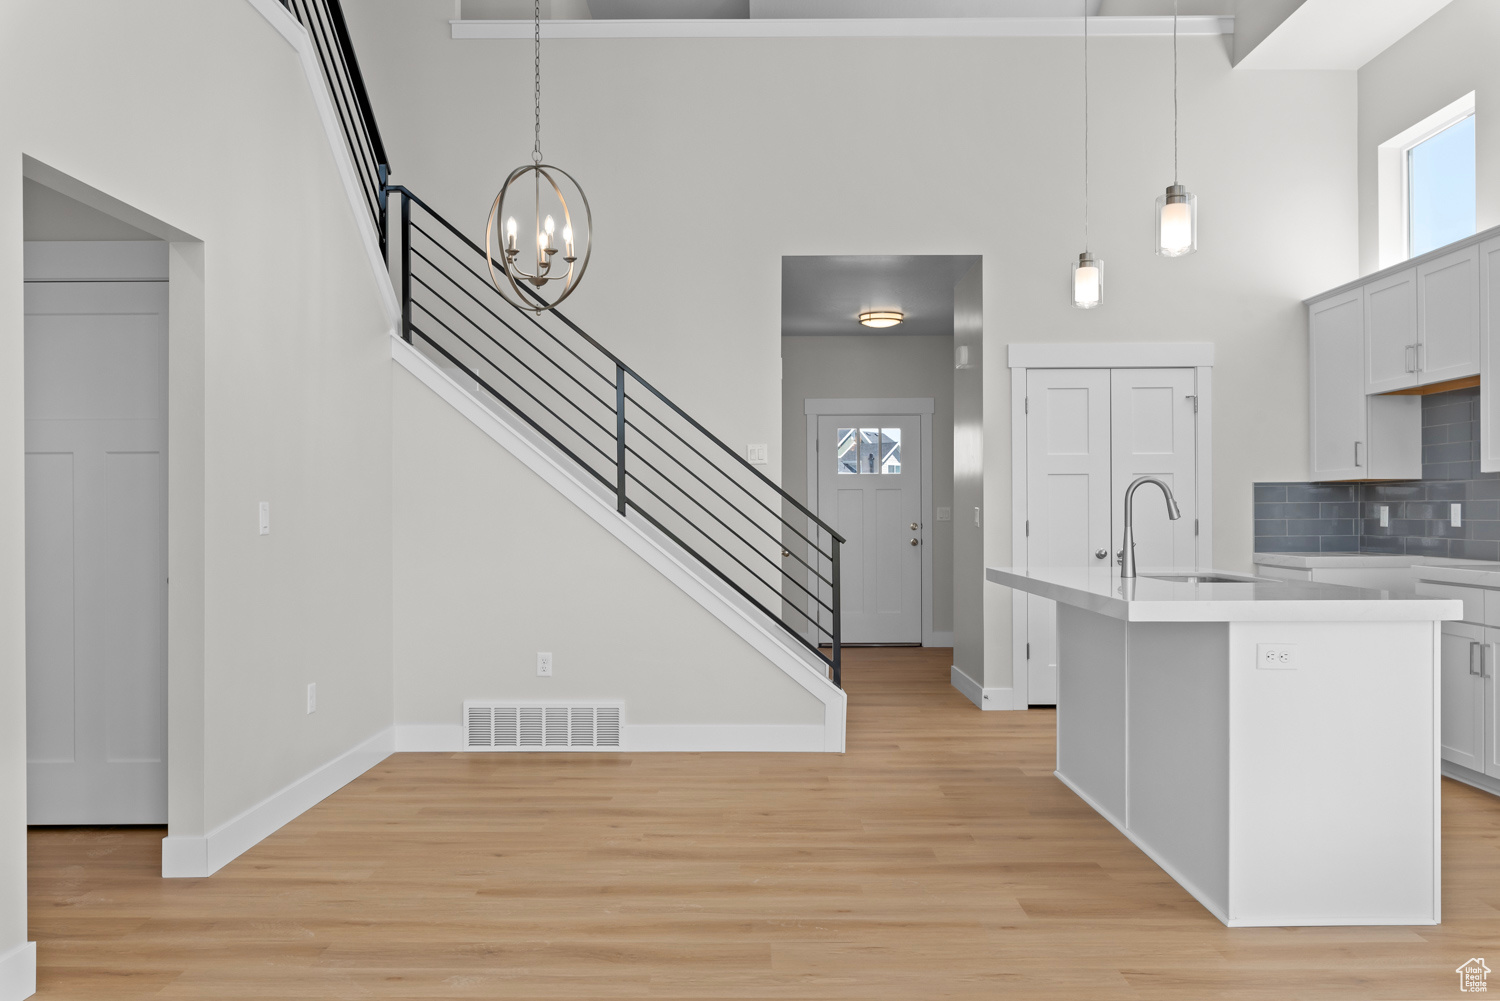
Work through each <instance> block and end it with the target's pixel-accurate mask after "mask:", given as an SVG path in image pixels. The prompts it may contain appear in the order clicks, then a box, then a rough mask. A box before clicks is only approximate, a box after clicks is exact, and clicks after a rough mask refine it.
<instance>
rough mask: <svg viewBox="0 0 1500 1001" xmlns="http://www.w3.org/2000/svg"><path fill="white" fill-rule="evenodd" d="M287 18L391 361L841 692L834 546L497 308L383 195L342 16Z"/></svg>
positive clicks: (473, 276)
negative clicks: (313, 66) (350, 189)
mask: <svg viewBox="0 0 1500 1001" xmlns="http://www.w3.org/2000/svg"><path fill="white" fill-rule="evenodd" d="M281 2H282V4H283V6H285V7H286V9H287V10H288V11H289V12H290V13H291V14H292V15H293V16H294V17H295V18H296V19H297V21H298V22H299V23H301V24H302V26H303V27H304V28H305V29H306V30H307V32H308V34H309V36H310V38H311V39H312V41H313V44H314V47H315V48H316V50H317V53H318V59H319V62H320V63H321V66H322V69H323V76H324V79H325V81H326V83H327V85H328V89H329V93H330V95H331V97H332V101H333V106H334V109H335V112H336V115H337V118H338V120H339V127H340V131H341V132H342V135H343V139H344V141H345V143H346V144H347V147H348V152H349V155H350V158H351V159H352V161H353V163H354V166H355V171H354V173H355V175H356V178H357V181H356V183H357V186H358V188H359V198H360V201H361V202H362V203H363V204H364V206H365V208H366V210H367V211H368V213H369V215H370V219H371V222H372V223H373V225H374V228H375V232H376V233H377V234H378V240H379V244H380V252H381V254H382V256H383V257H384V259H385V260H386V261H387V262H388V264H393V265H394V266H393V268H392V271H393V277H394V279H395V281H396V283H397V286H398V288H399V297H400V314H401V319H400V331H399V333H400V336H401V339H402V342H403V345H400V346H397V347H395V348H393V356H394V357H395V358H396V360H397V361H398V362H399V363H401V364H403V365H405V366H406V367H407V368H408V370H410V371H412V372H413V373H414V374H416V375H417V376H418V377H419V378H420V379H422V380H423V381H424V382H426V383H427V384H428V385H429V386H430V387H431V388H433V389H434V390H435V391H437V392H439V394H440V395H443V396H445V397H447V398H448V399H449V400H450V402H452V403H453V404H454V405H455V406H457V407H459V409H460V410H463V411H466V412H474V411H475V410H476V408H482V411H483V414H484V417H485V419H486V421H492V422H496V423H497V424H498V425H499V430H498V432H497V433H492V434H491V437H493V438H495V440H496V441H497V442H500V443H501V444H502V445H504V446H505V447H507V448H509V449H510V450H511V451H512V452H513V453H515V454H517V455H518V456H519V457H520V458H522V460H523V461H525V462H527V463H528V464H529V465H531V466H532V468H533V469H535V470H538V471H543V472H544V474H545V475H546V477H547V478H549V479H551V481H552V482H553V483H554V485H555V486H558V487H559V489H560V491H561V492H562V494H563V496H565V497H568V498H570V499H571V500H572V501H573V503H575V504H578V505H579V506H580V507H581V508H584V509H585V510H586V511H588V513H590V514H591V515H592V516H593V517H595V518H596V519H599V520H601V521H602V520H604V519H612V520H613V524H608V525H607V527H609V528H610V529H611V531H613V532H614V533H615V534H616V536H617V537H620V538H621V539H622V540H624V541H626V542H627V544H628V545H631V546H632V548H634V549H636V551H637V552H638V553H640V554H641V555H642V557H643V558H645V559H647V560H648V562H651V563H652V564H653V565H655V566H656V567H657V568H658V569H660V570H662V572H663V573H664V574H666V575H667V576H668V577H669V579H673V580H676V581H677V582H678V583H679V586H681V587H682V588H683V590H684V591H686V592H687V593H689V594H692V595H694V596H695V597H696V598H697V600H699V602H700V603H701V604H703V605H704V607H706V608H709V609H710V611H713V612H714V614H716V615H718V616H719V617H720V618H721V619H723V620H724V621H725V622H726V623H727V624H729V625H731V627H732V628H734V629H735V630H736V631H737V632H739V633H740V634H741V635H742V636H745V637H746V638H747V639H749V640H751V642H752V644H753V645H755V646H756V647H757V649H760V650H761V651H762V652H764V653H767V654H768V656H770V657H771V659H773V660H774V661H776V662H777V663H778V664H780V666H782V668H783V669H784V670H788V671H792V672H813V673H814V674H816V675H817V676H818V678H819V679H826V682H831V683H832V684H833V685H834V686H838V687H841V682H842V678H841V671H840V663H841V634H840V628H841V615H840V565H839V563H840V547H841V545H842V543H843V541H844V540H843V538H842V537H841V536H839V534H838V533H837V532H835V531H833V529H832V528H830V527H829V526H828V525H827V524H826V523H825V522H823V521H822V520H821V519H820V518H818V516H817V515H816V514H815V513H814V512H812V511H810V510H809V509H808V508H807V507H806V506H805V505H803V504H802V503H801V502H800V501H798V500H797V499H796V498H794V497H792V496H791V495H790V494H788V493H787V492H786V491H784V490H782V489H781V487H779V486H778V485H777V484H776V483H775V482H773V481H772V480H771V479H770V478H769V477H767V476H766V475H765V474H764V473H762V472H761V471H760V470H759V469H757V468H756V467H755V466H753V465H751V464H750V463H749V462H747V461H746V460H745V459H744V458H743V457H741V456H740V455H739V453H738V452H736V451H735V450H734V449H733V448H731V447H730V446H729V445H727V444H725V443H724V442H723V441H722V440H720V439H719V438H718V437H717V436H716V435H714V434H713V433H712V432H711V431H709V430H708V429H707V428H706V427H705V426H704V425H703V424H702V423H700V422H699V421H698V420H696V419H695V418H693V417H692V416H691V415H690V414H688V413H687V412H686V411H684V410H683V409H682V408H681V407H680V406H678V405H677V404H676V403H674V402H673V401H672V400H671V399H670V398H668V397H667V395H666V394H665V393H663V392H661V391H660V390H659V389H657V388H656V387H655V386H653V385H652V384H651V383H650V382H649V381H648V380H647V379H645V378H644V377H643V376H642V375H641V374H640V373H638V372H637V371H636V370H635V369H633V368H631V367H630V366H629V365H628V364H626V363H625V362H624V361H623V360H622V359H620V358H619V357H618V356H617V355H615V354H614V353H613V352H612V351H610V350H609V349H608V348H606V347H605V346H604V345H603V344H602V343H600V342H599V341H598V340H596V339H595V338H594V337H592V336H590V335H589V334H588V333H587V332H586V331H584V330H583V329H581V328H580V327H579V326H578V325H577V324H575V323H573V322H572V321H571V320H569V319H568V318H567V317H566V316H564V315H563V314H561V313H560V312H558V311H556V310H550V311H547V312H544V313H541V314H532V313H529V312H527V311H524V310H519V309H516V308H515V307H513V306H512V305H511V304H510V303H508V302H506V301H505V299H504V298H502V297H501V296H500V295H499V294H498V293H497V292H496V291H495V290H494V288H493V287H492V286H491V285H490V282H489V278H488V276H487V266H486V263H485V254H484V249H483V247H481V246H480V245H478V244H476V243H475V242H474V241H473V240H471V239H470V238H469V237H468V236H466V235H465V234H464V232H463V231H462V230H460V229H459V228H457V227H456V226H454V225H453V224H452V223H450V222H448V221H447V220H446V219H444V218H443V217H442V216H441V215H440V214H439V213H438V212H437V211H435V210H434V209H433V208H432V207H431V206H430V205H429V204H427V203H426V202H425V201H423V200H422V199H421V198H420V197H418V196H417V195H416V194H415V193H414V192H412V191H411V190H409V189H407V188H406V187H404V186H401V185H392V184H390V183H389V177H390V168H389V164H388V159H387V157H386V155H385V149H384V145H383V143H382V141H381V138H380V132H379V128H378V126H377V124H376V121H375V118H374V116H373V114H372V113H371V110H370V102H369V99H368V96H367V95H366V93H365V87H364V82H363V80H362V79H361V77H360V72H359V64H358V60H357V59H356V58H355V54H354V49H353V46H352V44H351V41H350V37H349V33H348V29H347V27H346V25H345V23H344V17H343V12H342V10H341V8H340V4H339V0H281ZM393 215H394V216H395V220H394V222H395V225H394V226H393V225H392V223H393V219H392V217H393ZM393 238H394V239H393ZM528 291H529V290H528ZM533 294H534V293H533ZM537 299H538V301H539V302H541V301H543V300H541V298H540V297H539V296H537ZM476 423H480V424H481V426H484V424H483V423H482V422H481V421H479V420H477V419H476ZM731 620H733V621H731ZM799 680H802V681H803V683H804V684H805V683H806V682H807V681H808V680H810V679H806V678H805V676H804V677H803V678H802V679H799ZM826 682H823V683H826ZM839 699H840V701H841V700H842V697H841V696H839Z"/></svg>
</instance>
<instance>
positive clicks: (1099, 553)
mask: <svg viewBox="0 0 1500 1001" xmlns="http://www.w3.org/2000/svg"><path fill="white" fill-rule="evenodd" d="M1108 555H1109V550H1108V549H1096V550H1094V559H1096V560H1102V559H1104V558H1105V557H1107V556H1108Z"/></svg>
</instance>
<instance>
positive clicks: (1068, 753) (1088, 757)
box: [1057, 602, 1126, 830]
mask: <svg viewBox="0 0 1500 1001" xmlns="http://www.w3.org/2000/svg"><path fill="white" fill-rule="evenodd" d="M1125 657H1126V647H1125V623H1124V622H1123V621H1121V620H1120V619H1112V618H1110V617H1109V616H1107V615H1100V614H1098V613H1096V612H1089V611H1085V610H1084V609H1081V608H1077V607H1075V606H1073V605H1066V604H1063V603H1062V602H1058V605H1057V675H1058V681H1057V774H1058V776H1059V777H1060V778H1062V779H1063V780H1064V781H1065V782H1067V783H1068V785H1070V786H1071V787H1072V788H1073V790H1074V791H1075V792H1077V793H1079V794H1080V795H1082V796H1083V797H1084V798H1085V799H1086V800H1088V801H1089V805H1090V806H1092V807H1093V808H1094V809H1095V810H1098V811H1099V812H1100V813H1102V814H1104V817H1105V819H1107V820H1108V821H1110V823H1112V824H1114V825H1115V826H1116V827H1119V828H1121V829H1122V830H1123V829H1124V827H1125V753H1126V748H1125Z"/></svg>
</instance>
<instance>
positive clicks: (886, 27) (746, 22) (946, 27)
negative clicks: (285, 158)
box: [448, 15, 1234, 40]
mask: <svg viewBox="0 0 1500 1001" xmlns="http://www.w3.org/2000/svg"><path fill="white" fill-rule="evenodd" d="M448 24H449V30H450V32H451V34H452V37H453V38H524V39H530V38H531V22H530V21H480V20H451V21H449V22H448ZM546 33H547V37H548V38H549V39H558V40H562V39H570V38H1075V37H1079V36H1081V35H1082V34H1083V19H1082V18H1077V17H879V18H876V17H870V18H864V17H849V18H813V17H808V18H722V19H720V18H714V19H707V18H703V19H692V20H678V19H672V20H665V19H664V20H646V19H642V20H629V21H625V20H597V21H596V20H585V19H578V20H556V21H551V20H549V21H548V22H547V31H546ZM1178 33H1179V34H1182V35H1232V34H1234V18H1233V17H1232V16H1218V15H1207V16H1204V15H1192V16H1187V17H1183V18H1181V19H1180V21H1179V25H1178ZM1089 34H1090V35H1106V36H1112V37H1122V36H1135V37H1160V36H1163V35H1170V34H1172V19H1171V18H1170V17H1154V16H1145V17H1091V18H1089Z"/></svg>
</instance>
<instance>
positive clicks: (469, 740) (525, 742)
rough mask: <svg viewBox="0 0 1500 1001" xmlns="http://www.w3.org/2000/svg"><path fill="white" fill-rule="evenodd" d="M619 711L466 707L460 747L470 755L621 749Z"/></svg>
mask: <svg viewBox="0 0 1500 1001" xmlns="http://www.w3.org/2000/svg"><path fill="white" fill-rule="evenodd" d="M623 716H624V707H623V706H620V705H558V704H555V703H554V704H552V705H519V704H517V703H513V702H512V703H502V702H465V703H464V746H465V748H466V749H467V750H471V751H588V750H601V749H602V750H611V751H618V750H620V749H621V731H622V725H621V720H622V717H623Z"/></svg>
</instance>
